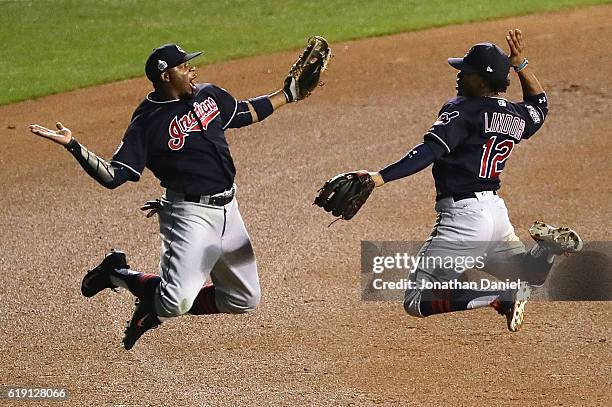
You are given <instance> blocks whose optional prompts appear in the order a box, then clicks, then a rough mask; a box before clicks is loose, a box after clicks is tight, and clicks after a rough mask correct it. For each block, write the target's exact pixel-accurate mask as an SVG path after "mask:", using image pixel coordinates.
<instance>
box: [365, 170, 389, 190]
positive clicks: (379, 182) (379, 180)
mask: <svg viewBox="0 0 612 407" xmlns="http://www.w3.org/2000/svg"><path fill="white" fill-rule="evenodd" d="M368 174H369V175H370V177H372V180H374V187H376V188H378V187H382V186H383V185H384V184H385V180H384V179H383V177H382V175H380V173H379V172H368Z"/></svg>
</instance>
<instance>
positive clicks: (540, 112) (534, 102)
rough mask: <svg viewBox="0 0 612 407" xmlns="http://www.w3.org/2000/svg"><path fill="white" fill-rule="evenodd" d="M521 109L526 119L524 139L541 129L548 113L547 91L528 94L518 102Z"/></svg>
mask: <svg viewBox="0 0 612 407" xmlns="http://www.w3.org/2000/svg"><path fill="white" fill-rule="evenodd" d="M518 106H519V110H520V112H521V113H522V115H523V118H524V119H525V132H524V134H523V137H522V138H524V139H528V138H529V137H531V136H533V135H534V134H535V132H537V131H538V130H540V128H541V127H542V125H543V124H544V120H545V119H546V115H547V114H548V98H547V96H546V94H545V93H540V94H537V95H534V96H528V97H526V98H525V100H523V101H522V102H520V103H518Z"/></svg>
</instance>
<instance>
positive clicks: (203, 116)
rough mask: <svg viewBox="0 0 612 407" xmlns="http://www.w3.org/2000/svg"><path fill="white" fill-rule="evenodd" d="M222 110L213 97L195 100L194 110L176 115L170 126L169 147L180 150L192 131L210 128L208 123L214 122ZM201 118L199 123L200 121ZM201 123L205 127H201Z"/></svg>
mask: <svg viewBox="0 0 612 407" xmlns="http://www.w3.org/2000/svg"><path fill="white" fill-rule="evenodd" d="M193 112H195V114H196V115H197V118H196V117H195V116H194V115H193ZM219 114H221V112H220V111H219V107H218V106H217V102H215V100H214V99H213V98H212V97H208V98H207V99H206V100H204V101H202V102H199V103H198V102H195V103H194V104H193V111H189V112H188V113H187V114H184V115H183V116H182V117H181V118H179V117H178V116H175V117H174V118H173V119H172V121H171V122H170V126H168V132H169V135H170V140H169V141H168V147H169V148H170V149H171V150H174V151H176V150H180V149H181V148H183V146H184V145H185V137H187V136H188V135H189V132H192V131H201V130H206V129H207V128H208V124H209V123H210V122H212V121H213V120H214V119H215V118H216V117H217V116H219ZM198 119H199V123H198ZM200 123H202V126H203V127H204V129H201V128H200Z"/></svg>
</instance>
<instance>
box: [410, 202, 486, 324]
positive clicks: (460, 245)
mask: <svg viewBox="0 0 612 407" xmlns="http://www.w3.org/2000/svg"><path fill="white" fill-rule="evenodd" d="M436 211H437V212H438V219H437V222H436V224H435V226H434V228H433V231H432V233H431V235H430V237H429V239H428V240H427V241H426V242H425V244H424V245H423V247H422V249H421V252H420V255H421V257H422V258H424V259H438V258H439V259H445V258H451V259H454V261H455V264H459V263H458V262H459V261H462V260H461V259H465V258H469V257H471V258H474V259H476V258H480V257H482V256H483V255H484V253H486V251H487V249H488V245H489V242H490V240H491V238H492V236H493V233H494V229H495V224H494V220H493V217H492V216H491V214H490V213H489V209H488V207H487V201H479V200H477V199H475V198H474V199H465V200H461V201H458V202H454V201H453V200H452V198H446V199H443V200H441V201H439V202H438V203H437V204H436ZM434 263H435V262H432V263H430V264H425V263H420V264H419V267H417V268H416V270H415V271H414V273H410V275H409V276H408V278H409V280H410V281H411V282H412V283H411V285H410V286H409V288H408V289H407V290H406V291H405V293H404V309H405V310H406V312H407V313H408V314H410V315H412V316H416V317H423V316H426V315H429V314H424V313H423V312H422V311H421V301H428V302H430V303H429V304H428V306H432V304H433V307H434V308H436V307H439V309H438V310H437V312H450V311H455V310H458V309H455V308H456V307H459V306H460V305H456V307H455V305H453V301H452V299H451V298H447V297H448V293H446V292H444V293H436V292H432V290H427V289H423V288H422V287H423V285H424V284H426V283H433V282H439V283H441V282H449V281H456V280H457V279H459V277H461V275H462V274H463V271H465V270H464V269H462V267H456V266H453V267H450V268H449V267H439V264H434ZM456 293H459V291H457V292H456ZM489 295H491V296H492V298H491V300H493V299H494V298H495V295H496V293H491V292H482V293H479V292H474V293H461V298H460V299H459V301H460V302H461V304H464V303H465V304H467V303H470V301H472V300H476V299H477V298H480V297H487V296H489ZM437 296H439V297H440V298H439V299H440V301H438V300H437V299H436V297H437ZM479 296H480V297H479ZM486 300H487V298H485V301H486ZM461 307H463V308H462V309H466V307H464V306H463V305H461ZM437 312H436V313H437Z"/></svg>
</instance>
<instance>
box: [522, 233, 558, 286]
mask: <svg viewBox="0 0 612 407" xmlns="http://www.w3.org/2000/svg"><path fill="white" fill-rule="evenodd" d="M554 260H555V255H554V254H550V252H549V251H548V250H546V248H544V247H542V246H540V245H539V244H537V243H536V244H535V246H533V247H532V248H531V250H530V251H528V252H527V253H525V254H524V255H523V264H522V266H523V269H524V270H525V271H526V272H527V275H528V276H529V277H528V278H527V281H529V284H531V285H533V286H535V287H541V286H542V285H544V282H546V278H547V277H548V274H549V273H550V270H551V269H552V266H553V262H554Z"/></svg>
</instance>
